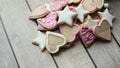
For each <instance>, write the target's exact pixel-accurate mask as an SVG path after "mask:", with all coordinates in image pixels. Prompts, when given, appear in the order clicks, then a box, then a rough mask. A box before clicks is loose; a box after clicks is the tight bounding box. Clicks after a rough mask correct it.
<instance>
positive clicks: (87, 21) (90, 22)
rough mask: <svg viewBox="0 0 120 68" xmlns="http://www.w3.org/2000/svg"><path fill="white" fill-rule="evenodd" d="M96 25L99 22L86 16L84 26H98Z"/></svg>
mask: <svg viewBox="0 0 120 68" xmlns="http://www.w3.org/2000/svg"><path fill="white" fill-rule="evenodd" d="M98 23H99V20H93V19H92V18H91V16H89V15H88V16H87V20H86V22H85V23H84V24H85V25H87V26H89V27H93V26H96V25H98Z"/></svg>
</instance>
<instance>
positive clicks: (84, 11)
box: [76, 4, 88, 22]
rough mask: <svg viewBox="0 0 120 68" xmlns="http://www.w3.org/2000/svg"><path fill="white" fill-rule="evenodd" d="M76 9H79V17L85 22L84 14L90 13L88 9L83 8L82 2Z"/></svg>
mask: <svg viewBox="0 0 120 68" xmlns="http://www.w3.org/2000/svg"><path fill="white" fill-rule="evenodd" d="M76 11H77V13H78V16H77V18H78V19H79V20H80V21H81V22H83V21H84V16H85V15H86V14H87V13H88V11H86V10H85V9H84V8H83V6H82V4H80V5H79V6H78V7H77V8H76Z"/></svg>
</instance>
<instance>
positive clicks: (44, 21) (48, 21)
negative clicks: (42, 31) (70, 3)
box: [37, 12, 57, 29]
mask: <svg viewBox="0 0 120 68" xmlns="http://www.w3.org/2000/svg"><path fill="white" fill-rule="evenodd" d="M56 19H57V14H56V12H51V13H49V14H48V15H47V16H45V17H43V18H39V19H37V22H38V23H39V24H41V25H42V26H43V27H44V28H47V29H54V28H55V27H56V26H57V20H56Z"/></svg>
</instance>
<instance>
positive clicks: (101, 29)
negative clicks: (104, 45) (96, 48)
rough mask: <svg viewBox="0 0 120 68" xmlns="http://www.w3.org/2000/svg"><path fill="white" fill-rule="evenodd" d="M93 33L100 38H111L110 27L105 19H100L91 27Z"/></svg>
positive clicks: (107, 39) (108, 39)
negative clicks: (97, 23)
mask: <svg viewBox="0 0 120 68" xmlns="http://www.w3.org/2000/svg"><path fill="white" fill-rule="evenodd" d="M93 32H94V35H95V36H96V37H98V38H100V39H102V40H106V41H110V40H111V29H110V25H109V23H108V21H107V20H105V19H102V20H101V21H100V23H99V25H97V26H95V27H94V28H93Z"/></svg>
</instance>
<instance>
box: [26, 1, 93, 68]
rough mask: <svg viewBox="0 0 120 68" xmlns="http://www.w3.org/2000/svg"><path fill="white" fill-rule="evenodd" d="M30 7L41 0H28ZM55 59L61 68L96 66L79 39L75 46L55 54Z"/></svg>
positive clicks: (91, 67) (90, 67)
mask: <svg viewBox="0 0 120 68" xmlns="http://www.w3.org/2000/svg"><path fill="white" fill-rule="evenodd" d="M41 2H42V3H46V1H45V0H41ZM28 3H29V5H30V8H34V7H35V6H36V5H37V4H39V3H40V2H39V0H36V1H33V0H28ZM53 57H54V58H55V61H56V63H57V65H58V67H60V68H77V67H81V68H88V67H89V68H94V65H93V63H92V61H91V59H90V58H89V56H88V54H87V52H86V51H85V49H84V47H83V45H82V44H81V42H80V41H78V42H77V43H76V44H75V45H73V47H71V48H69V49H66V50H64V51H63V50H61V51H60V53H59V54H57V55H53Z"/></svg>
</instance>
